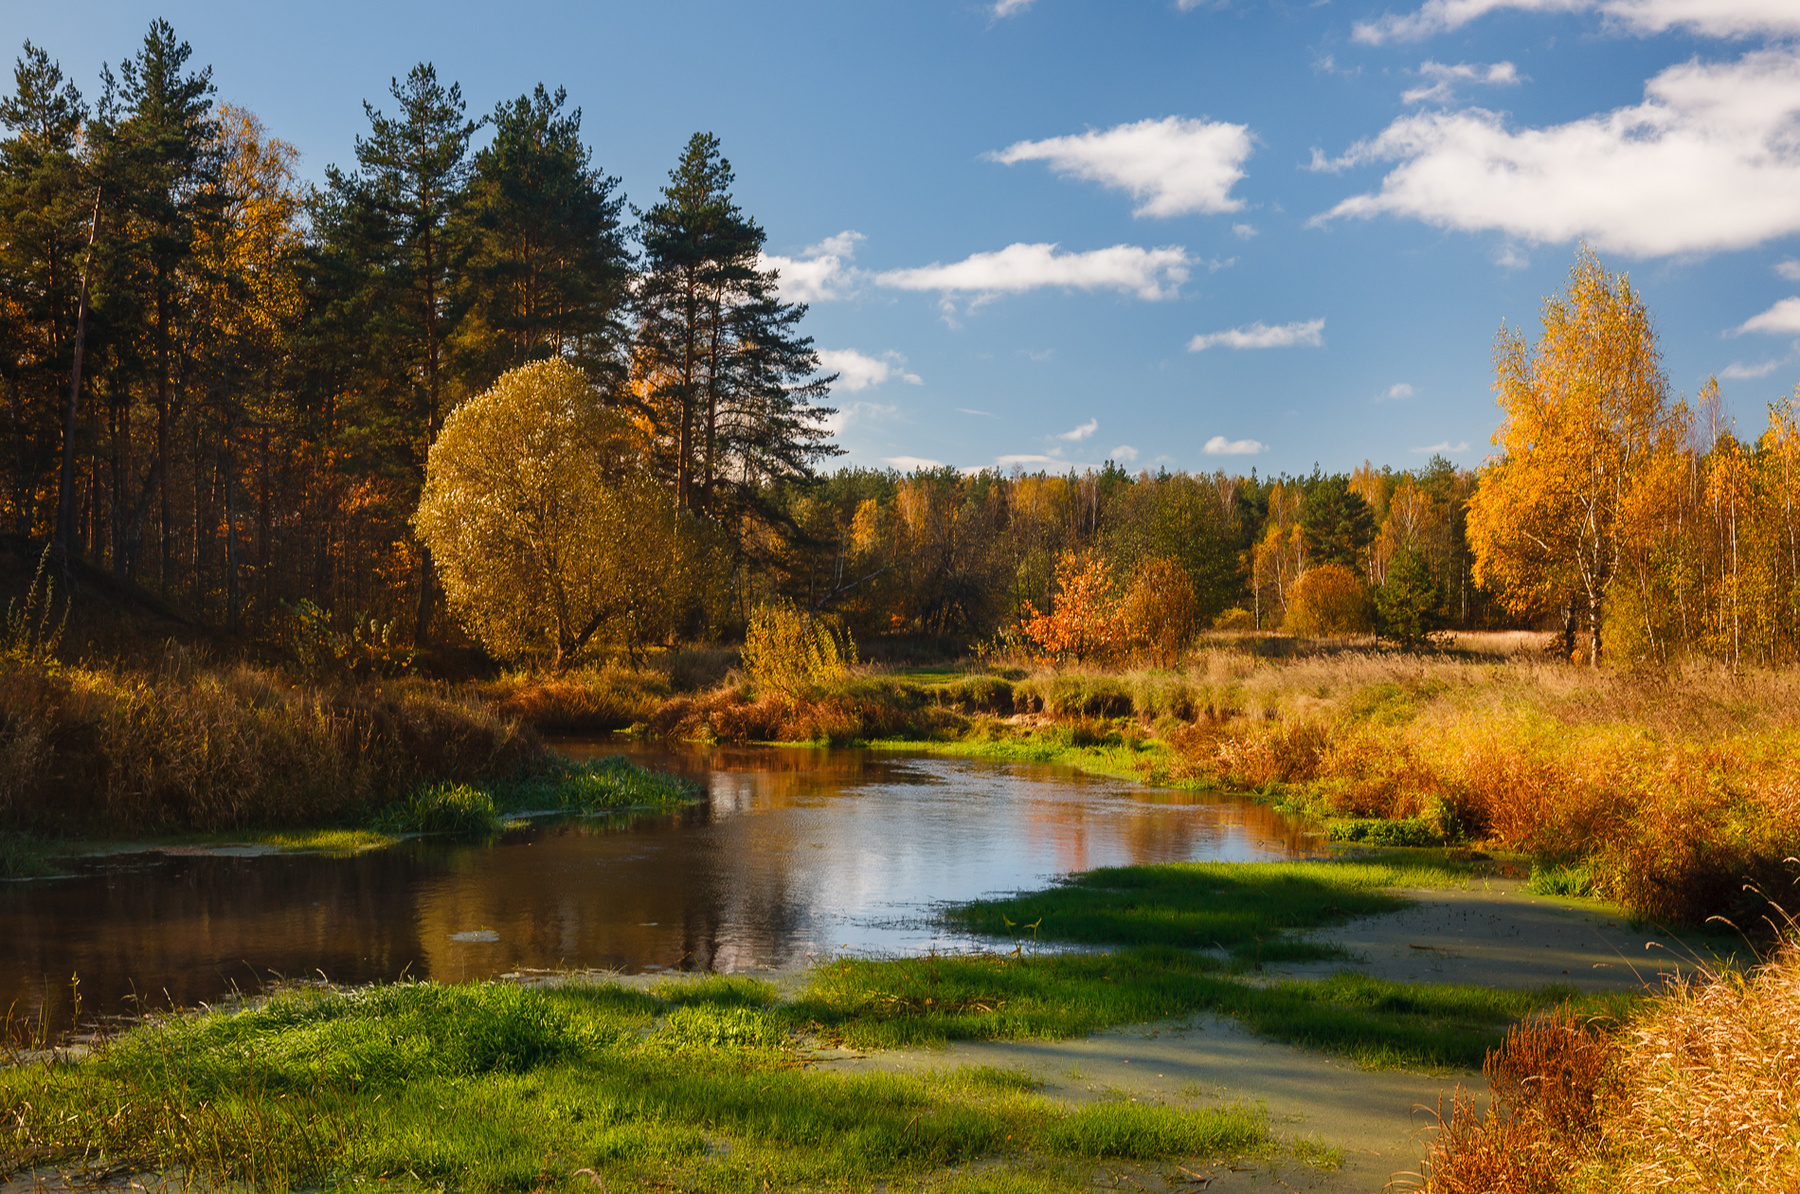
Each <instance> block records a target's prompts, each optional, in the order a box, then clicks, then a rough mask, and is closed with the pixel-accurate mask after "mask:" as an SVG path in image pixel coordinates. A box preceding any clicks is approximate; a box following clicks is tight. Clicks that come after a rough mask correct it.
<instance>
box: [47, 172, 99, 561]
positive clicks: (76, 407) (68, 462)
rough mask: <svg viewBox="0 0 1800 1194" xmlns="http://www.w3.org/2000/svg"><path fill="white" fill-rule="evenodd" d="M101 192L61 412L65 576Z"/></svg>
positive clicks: (60, 535)
mask: <svg viewBox="0 0 1800 1194" xmlns="http://www.w3.org/2000/svg"><path fill="white" fill-rule="evenodd" d="M100 195H101V191H100V188H98V187H96V188H94V214H93V215H92V216H91V217H90V218H89V220H88V253H87V258H86V260H84V261H83V262H82V265H81V298H80V299H79V301H78V302H77V303H76V306H75V356H74V360H73V361H72V362H71V363H70V365H69V405H68V407H67V408H66V409H65V410H64V411H63V444H62V473H61V478H60V483H59V487H58V492H57V495H56V554H57V556H58V557H59V558H60V560H61V561H62V564H61V567H62V571H63V575H64V577H65V578H66V577H67V576H68V558H69V548H70V547H71V546H73V543H74V539H75V421H76V418H77V417H78V415H79V414H80V411H81V358H82V351H83V349H84V348H86V346H87V315H88V294H89V280H90V276H91V274H92V273H93V268H92V267H93V262H94V242H95V241H96V240H97V239H98V238H99V236H100Z"/></svg>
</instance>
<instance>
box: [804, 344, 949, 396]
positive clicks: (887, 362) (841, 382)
mask: <svg viewBox="0 0 1800 1194" xmlns="http://www.w3.org/2000/svg"><path fill="white" fill-rule="evenodd" d="M819 367H820V369H821V370H822V371H824V372H826V373H835V374H837V375H838V380H837V384H838V387H839V388H840V389H845V390H849V391H851V392H852V393H855V392H856V391H857V390H866V389H868V388H869V387H870V386H878V385H881V384H882V383H884V382H887V381H890V380H895V379H898V380H900V381H903V382H905V383H906V384H907V385H909V386H916V385H922V384H924V383H923V382H922V381H921V380H920V378H919V375H918V374H917V373H908V372H907V371H906V358H905V357H903V356H901V355H900V354H899V353H897V352H884V353H882V354H881V355H880V356H878V357H872V356H869V355H868V354H867V353H861V352H857V351H856V350H855V349H854V348H821V349H819Z"/></svg>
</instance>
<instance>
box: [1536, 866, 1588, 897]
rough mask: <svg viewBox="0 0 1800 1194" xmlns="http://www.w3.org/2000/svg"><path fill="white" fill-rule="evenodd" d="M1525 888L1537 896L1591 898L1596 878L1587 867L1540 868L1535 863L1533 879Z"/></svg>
mask: <svg viewBox="0 0 1800 1194" xmlns="http://www.w3.org/2000/svg"><path fill="white" fill-rule="evenodd" d="M1525 886H1526V887H1527V888H1528V889H1529V890H1530V891H1532V892H1534V893H1536V894H1537V895H1547V896H1564V897H1575V896H1591V895H1593V894H1594V877H1593V874H1592V872H1590V871H1589V870H1588V868H1587V867H1585V866H1556V865H1554V864H1552V865H1542V866H1540V865H1538V864H1535V863H1534V864H1533V865H1532V868H1531V878H1530V879H1528V880H1527V881H1526V883H1525Z"/></svg>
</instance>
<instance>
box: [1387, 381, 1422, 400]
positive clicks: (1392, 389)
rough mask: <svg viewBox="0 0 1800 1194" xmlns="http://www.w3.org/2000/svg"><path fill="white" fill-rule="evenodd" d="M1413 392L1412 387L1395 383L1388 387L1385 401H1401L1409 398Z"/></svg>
mask: <svg viewBox="0 0 1800 1194" xmlns="http://www.w3.org/2000/svg"><path fill="white" fill-rule="evenodd" d="M1414 392H1415V391H1414V390H1413V388H1412V386H1410V385H1408V384H1407V383H1406V382H1403V381H1401V382H1395V383H1394V384H1393V385H1391V386H1389V387H1388V391H1387V395H1386V400H1387V401H1389V402H1399V401H1403V400H1405V399H1407V398H1411V397H1412V396H1413V394H1414Z"/></svg>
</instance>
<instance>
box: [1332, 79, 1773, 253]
mask: <svg viewBox="0 0 1800 1194" xmlns="http://www.w3.org/2000/svg"><path fill="white" fill-rule="evenodd" d="M1644 91H1645V99H1644V102H1643V103H1642V104H1639V105H1637V106H1635V107H1630V108H1620V109H1618V110H1616V111H1613V112H1609V113H1603V114H1600V115H1596V116H1590V117H1588V118H1586V119H1584V120H1577V121H1572V122H1571V123H1569V124H1562V125H1554V126H1551V127H1548V128H1542V129H1524V130H1520V131H1517V132H1514V131H1512V130H1509V129H1508V128H1506V126H1505V124H1504V121H1503V119H1502V117H1501V116H1500V115H1499V114H1498V113H1495V112H1489V111H1486V110H1484V109H1481V108H1471V109H1468V110H1466V111H1461V112H1423V113H1419V114H1417V115H1413V116H1406V117H1402V118H1401V119H1399V120H1396V121H1395V122H1394V123H1393V124H1391V125H1389V126H1388V127H1387V129H1385V130H1384V131H1383V132H1382V133H1381V134H1380V135H1379V136H1377V137H1375V138H1374V139H1372V140H1369V141H1363V142H1359V143H1357V144H1356V145H1353V146H1352V147H1351V148H1350V150H1349V152H1347V153H1346V154H1345V155H1344V156H1343V157H1342V158H1340V159H1338V160H1337V161H1335V162H1322V159H1321V162H1322V164H1323V165H1324V166H1326V167H1327V168H1342V167H1347V166H1353V165H1360V164H1363V163H1366V162H1374V161H1398V162H1399V163H1400V165H1398V166H1397V167H1395V168H1394V169H1393V170H1392V171H1390V172H1389V173H1388V175H1387V177H1386V178H1384V179H1382V182H1381V189H1380V191H1379V192H1376V193H1373V194H1363V195H1356V196H1353V197H1351V198H1349V199H1346V200H1344V201H1343V202H1342V203H1340V204H1338V205H1337V206H1336V207H1334V208H1332V209H1331V211H1329V212H1327V213H1325V214H1324V215H1321V216H1316V217H1314V220H1313V222H1314V223H1315V224H1317V223H1323V222H1324V221H1326V220H1330V219H1333V218H1336V217H1340V216H1359V217H1364V218H1367V217H1372V216H1375V215H1379V214H1381V213H1384V212H1386V213H1390V214H1393V215H1400V216H1410V217H1413V218H1414V219H1418V220H1423V221H1425V222H1426V223H1428V224H1436V225H1438V226H1440V227H1447V228H1457V229H1462V230H1464V231H1471V232H1472V231H1481V230H1496V231H1500V232H1504V233H1506V234H1508V235H1510V236H1514V237H1518V238H1519V239H1522V240H1526V241H1561V242H1566V241H1571V240H1575V239H1578V238H1582V239H1586V240H1587V241H1589V242H1590V243H1591V244H1593V245H1594V246H1595V247H1596V248H1598V249H1601V250H1603V251H1617V252H1622V253H1626V254H1631V255H1634V256H1641V257H1654V256H1662V255H1666V254H1672V253H1696V252H1709V251H1716V250H1724V249H1742V248H1747V247H1749V246H1751V245H1755V244H1758V243H1760V242H1762V241H1765V240H1769V239H1771V238H1773V237H1778V236H1785V235H1788V234H1790V233H1793V232H1796V231H1800V155H1797V154H1795V152H1794V125H1795V121H1796V119H1800V52H1797V51H1795V50H1791V49H1783V50H1762V51H1756V52H1753V53H1750V54H1746V55H1745V56H1744V57H1743V58H1741V59H1739V60H1737V61H1735V62H1729V63H1713V64H1708V63H1702V62H1699V61H1690V62H1685V63H1681V64H1679V65H1677V66H1672V67H1670V68H1669V69H1667V70H1665V71H1663V72H1662V73H1661V74H1659V75H1657V76H1656V77H1655V78H1653V79H1651V80H1650V81H1649V83H1647V84H1646V85H1645V88H1644Z"/></svg>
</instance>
